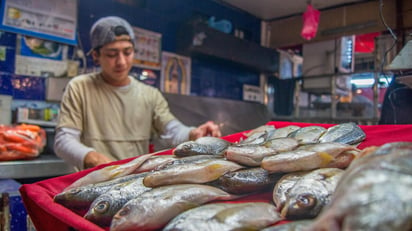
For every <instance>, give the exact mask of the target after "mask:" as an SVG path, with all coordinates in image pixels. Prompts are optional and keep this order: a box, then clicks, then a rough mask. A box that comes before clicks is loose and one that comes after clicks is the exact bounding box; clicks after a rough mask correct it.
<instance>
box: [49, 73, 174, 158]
mask: <svg viewBox="0 0 412 231" xmlns="http://www.w3.org/2000/svg"><path fill="white" fill-rule="evenodd" d="M130 78H131V77H130ZM131 79H132V81H131V83H130V85H128V86H127V87H121V88H119V87H113V86H111V85H109V84H106V83H105V82H104V81H103V79H102V78H101V77H100V75H99V74H98V73H93V74H87V75H81V76H78V77H75V78H74V79H72V80H71V81H70V82H69V84H68V85H67V87H66V90H65V93H64V95H63V99H62V102H61V111H60V114H59V120H58V125H57V127H56V129H57V130H58V129H60V128H71V129H76V130H79V131H80V133H81V135H80V142H81V143H83V144H84V145H86V146H87V147H91V148H93V149H94V150H96V151H98V152H101V153H103V154H105V155H107V156H109V157H111V158H113V159H116V160H119V159H125V158H129V157H133V156H136V155H140V154H144V153H147V152H148V146H149V139H150V136H151V134H152V129H154V130H155V131H156V132H157V133H158V134H163V133H164V129H165V126H166V124H167V123H169V122H170V121H172V120H174V119H175V117H174V116H173V115H172V114H171V113H170V111H169V107H168V104H167V101H166V100H165V99H164V97H163V96H162V94H161V93H160V91H159V90H157V89H156V88H153V87H151V86H148V85H145V84H143V83H140V82H139V81H137V80H135V79H133V78H131ZM59 156H63V157H64V153H60V154H59Z"/></svg>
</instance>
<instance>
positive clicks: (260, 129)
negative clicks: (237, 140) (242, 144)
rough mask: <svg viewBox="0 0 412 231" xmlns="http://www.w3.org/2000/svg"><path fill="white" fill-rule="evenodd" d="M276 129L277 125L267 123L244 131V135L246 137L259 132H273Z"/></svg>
mask: <svg viewBox="0 0 412 231" xmlns="http://www.w3.org/2000/svg"><path fill="white" fill-rule="evenodd" d="M275 129H276V128H275V126H273V125H267V124H265V125H262V126H259V127H257V128H254V129H252V130H250V131H249V132H246V133H244V135H245V136H246V137H250V136H252V135H254V134H256V133H259V134H262V133H265V132H267V133H271V132H273V131H274V130H275Z"/></svg>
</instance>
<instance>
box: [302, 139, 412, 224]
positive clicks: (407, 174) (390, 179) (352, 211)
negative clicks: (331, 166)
mask: <svg viewBox="0 0 412 231" xmlns="http://www.w3.org/2000/svg"><path fill="white" fill-rule="evenodd" d="M411 191H412V142H396V143H387V144H385V145H383V146H381V147H380V148H378V149H377V150H376V151H375V152H373V153H371V154H368V155H365V156H362V157H360V158H357V159H355V160H354V161H353V162H352V163H351V165H350V166H349V167H348V168H347V169H346V170H345V173H344V174H343V176H342V178H341V180H340V181H339V182H338V186H337V187H336V190H335V193H334V194H333V196H332V201H331V203H330V204H329V206H327V207H325V208H324V209H323V211H322V213H321V214H320V215H319V216H318V217H317V218H316V220H315V222H314V223H313V224H312V225H310V226H309V227H308V230H310V231H312V230H331V231H335V230H378V231H380V230H397V231H409V230H411V229H412V193H411Z"/></svg>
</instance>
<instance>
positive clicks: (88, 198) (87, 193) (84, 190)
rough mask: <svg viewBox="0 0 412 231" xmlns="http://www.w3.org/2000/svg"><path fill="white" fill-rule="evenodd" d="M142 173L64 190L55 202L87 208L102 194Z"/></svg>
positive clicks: (66, 205)
mask: <svg viewBox="0 0 412 231" xmlns="http://www.w3.org/2000/svg"><path fill="white" fill-rule="evenodd" d="M139 177H140V174H131V175H127V176H123V177H119V178H115V179H113V180H109V181H105V182H100V183H97V184H89V185H84V186H80V187H77V188H73V189H70V190H66V191H63V192H61V193H58V194H56V195H55V196H54V199H53V200H54V202H56V203H59V204H61V205H63V206H65V207H66V208H70V209H87V208H89V206H90V205H91V203H92V202H93V201H94V200H95V199H96V198H97V197H98V196H100V195H101V194H103V193H105V192H107V191H109V190H110V189H111V188H113V187H114V186H116V185H118V184H123V183H125V182H129V181H133V180H135V179H136V178H139Z"/></svg>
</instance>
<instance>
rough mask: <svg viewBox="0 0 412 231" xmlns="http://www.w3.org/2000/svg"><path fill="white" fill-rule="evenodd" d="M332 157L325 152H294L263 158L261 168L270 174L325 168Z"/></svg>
mask: <svg viewBox="0 0 412 231" xmlns="http://www.w3.org/2000/svg"><path fill="white" fill-rule="evenodd" d="M333 160H334V157H333V156H332V155H331V154H328V153H326V152H316V151H307V150H294V151H289V152H282V153H279V154H277V155H273V156H267V157H265V158H263V160H262V164H261V167H262V168H263V169H266V170H267V171H269V172H270V173H276V172H284V173H289V172H297V171H307V170H312V169H317V168H324V167H327V166H328V165H329V164H331V163H333V162H332V161H333Z"/></svg>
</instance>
